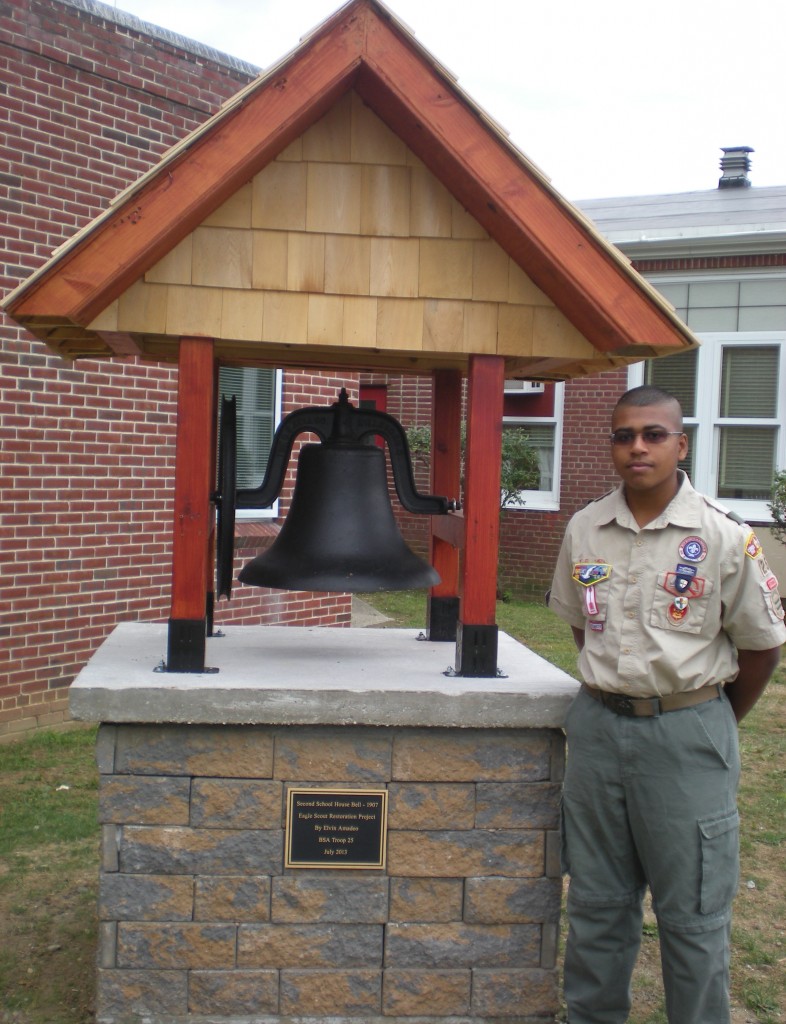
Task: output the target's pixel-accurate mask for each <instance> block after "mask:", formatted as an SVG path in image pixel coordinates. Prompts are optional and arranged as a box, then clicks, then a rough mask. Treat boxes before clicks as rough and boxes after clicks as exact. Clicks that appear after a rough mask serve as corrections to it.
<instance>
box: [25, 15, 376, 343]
mask: <svg viewBox="0 0 786 1024" xmlns="http://www.w3.org/2000/svg"><path fill="white" fill-rule="evenodd" d="M363 32H364V26H363V19H358V18H354V19H353V18H350V19H348V20H347V21H346V22H342V23H341V24H339V25H334V27H333V29H332V31H331V32H329V33H327V34H324V35H318V36H316V37H315V38H313V39H312V40H311V41H310V46H309V48H308V49H307V50H303V51H296V53H295V57H294V58H293V62H292V63H291V64H290V65H288V66H285V67H282V68H281V69H280V73H279V74H277V75H275V76H274V77H273V78H272V79H271V80H269V81H267V82H266V83H265V85H264V86H263V87H262V88H260V89H259V91H258V92H255V93H253V94H252V95H249V96H248V97H247V99H246V100H245V102H243V103H241V104H238V105H236V106H234V107H233V108H232V109H230V110H229V112H228V113H224V114H223V115H218V116H217V118H216V124H215V127H214V130H212V131H204V132H200V133H198V135H197V136H196V137H195V140H194V143H193V145H191V146H188V147H185V148H184V149H183V151H182V152H181V153H179V154H178V156H177V157H176V159H174V160H173V161H168V162H166V163H165V164H164V165H163V166H162V168H161V171H160V173H159V174H154V175H153V176H152V177H150V179H149V180H148V181H146V182H145V183H144V185H143V186H142V187H141V188H140V189H139V190H138V191H136V190H134V191H132V192H130V193H129V194H128V196H127V197H126V198H125V199H124V200H123V201H122V202H121V203H119V204H118V205H117V207H116V208H114V209H112V210H110V211H109V213H108V214H106V215H103V216H102V217H101V218H99V219H98V220H97V222H96V227H95V230H93V231H88V232H86V234H85V237H84V238H83V239H82V240H81V241H80V244H78V245H75V246H74V247H73V249H71V250H69V251H67V252H66V253H64V255H63V256H62V257H61V258H57V257H54V258H53V259H52V261H51V267H50V268H48V269H47V268H45V272H44V273H43V274H41V275H40V276H39V277H37V279H35V280H33V281H32V282H31V284H30V287H27V288H26V287H25V286H24V285H23V286H22V287H21V289H20V290H19V291H18V292H17V293H16V294H14V295H13V296H12V297H11V300H10V302H7V303H6V311H7V312H8V314H9V315H10V316H12V317H14V318H15V319H17V320H18V321H19V322H21V323H25V324H28V325H29V326H30V327H31V329H32V330H35V325H36V323H37V321H38V318H39V317H41V316H46V317H49V316H52V315H53V314H54V315H56V316H57V317H58V318H59V319H60V320H64V321H67V322H70V323H73V324H78V325H81V326H86V325H87V324H89V323H90V322H91V321H92V320H93V319H94V318H95V317H96V316H97V315H98V314H99V313H100V312H102V310H104V309H105V308H106V307H107V306H108V305H109V304H110V303H111V302H113V301H114V300H115V299H116V298H118V297H119V296H120V295H122V293H123V292H124V291H125V290H126V289H127V288H128V287H130V286H131V284H133V282H134V281H136V280H137V279H138V278H139V277H140V276H141V275H142V274H143V273H144V272H145V271H146V270H147V269H148V268H149V267H151V266H152V265H153V264H155V263H156V262H157V261H158V260H159V259H161V258H162V257H163V256H164V255H166V253H168V252H169V251H170V250H171V249H173V248H174V247H175V245H177V243H178V242H179V241H181V240H182V239H183V238H185V237H186V235H188V234H189V233H190V232H191V231H193V230H194V228H196V227H197V226H198V225H199V224H201V223H202V221H204V219H205V218H206V217H207V216H209V214H210V213H212V212H213V210H215V209H217V208H218V206H220V205H221V203H223V202H224V201H225V200H226V199H228V198H229V197H230V196H231V195H232V194H233V193H234V192H235V191H237V189H239V188H240V187H241V186H242V185H244V184H245V183H246V182H247V181H248V180H250V178H252V177H253V176H254V175H255V174H256V173H257V172H258V171H260V170H261V169H262V168H264V167H265V166H266V165H267V164H268V163H269V162H270V161H271V160H273V159H274V158H275V157H276V156H277V155H278V154H279V153H280V152H281V151H282V150H284V149H285V148H286V147H287V146H288V145H289V144H290V142H292V141H293V140H294V139H296V138H297V137H298V136H299V135H301V134H302V133H303V132H304V131H305V130H306V129H307V128H308V127H310V126H311V125H312V124H313V123H314V122H316V121H317V120H319V118H320V117H322V116H323V115H324V114H325V113H327V111H328V110H330V108H331V107H333V106H334V104H335V103H336V102H337V101H338V100H339V99H340V98H341V96H342V95H344V93H346V92H347V91H348V90H349V89H351V88H352V85H353V80H354V76H355V74H356V72H357V69H358V66H359V62H360V54H361V51H362V46H363Z"/></svg>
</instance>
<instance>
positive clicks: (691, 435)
mask: <svg viewBox="0 0 786 1024" xmlns="http://www.w3.org/2000/svg"><path fill="white" fill-rule="evenodd" d="M684 429H685V433H686V434H687V435H688V454H687V455H686V456H685V458H684V459H680V461H679V463H678V465H679V468H680V469H682V470H684V471H685V472H686V473H687V474H688V479H689V480H690V482H691V483H693V480H694V475H693V473H694V470H693V467H694V465H695V464H696V463H695V458H696V427H695V426H686V427H685V428H684Z"/></svg>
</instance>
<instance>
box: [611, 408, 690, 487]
mask: <svg viewBox="0 0 786 1024" xmlns="http://www.w3.org/2000/svg"><path fill="white" fill-rule="evenodd" d="M611 429H612V433H615V434H617V436H618V437H619V436H620V434H619V432H620V431H625V432H626V434H627V432H629V433H630V434H631V435H633V436H632V439H631V441H630V443H629V444H612V445H611V458H612V462H613V463H614V468H615V469H616V471H617V473H618V474H619V476H620V478H621V479H622V481H623V483H624V484H625V487H626V488H627V489H628V490H629V491H636V492H639V493H643V492H649V491H657V490H658V489H659V488H660V489H663V491H664V493H665V492H666V491H668V490H669V489H670V488H671V487H673V486H674V485H675V483H676V474H677V463H678V462H679V461H680V459H684V458H685V456H686V455H687V454H688V439H687V437H686V436H685V434H683V433H682V424H681V422H680V412H679V407H678V406H677V405H675V404H674V403H672V402H664V403H663V404H658V405H643V406H635V405H623V406H620V407H619V408H618V409H616V410H615V412H614V415H613V416H612V420H611ZM643 431H666V432H667V434H668V436H667V437H666V438H665V439H664V440H663V441H661V442H660V443H657V442H656V443H653V442H652V441H650V442H648V441H646V440H645V439H644V437H643V436H642V432H643ZM623 436H626V435H623ZM669 497H671V495H669Z"/></svg>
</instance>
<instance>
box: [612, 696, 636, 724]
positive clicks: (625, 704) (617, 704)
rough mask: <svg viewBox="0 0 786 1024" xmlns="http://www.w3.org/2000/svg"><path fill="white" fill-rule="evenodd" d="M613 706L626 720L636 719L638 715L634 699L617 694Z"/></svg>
mask: <svg viewBox="0 0 786 1024" xmlns="http://www.w3.org/2000/svg"><path fill="white" fill-rule="evenodd" d="M611 706H612V709H613V710H614V711H616V712H617V714H618V715H624V716H625V717H626V718H634V717H635V715H636V711H635V705H634V703H633V698H632V697H624V696H623V695H622V694H617V693H615V694H614V698H613V701H612V705H611Z"/></svg>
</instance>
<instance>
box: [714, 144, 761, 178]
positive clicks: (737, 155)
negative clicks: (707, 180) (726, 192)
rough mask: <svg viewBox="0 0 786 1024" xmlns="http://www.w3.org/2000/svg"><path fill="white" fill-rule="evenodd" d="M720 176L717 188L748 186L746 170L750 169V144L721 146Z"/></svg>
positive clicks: (751, 151) (751, 150)
mask: <svg viewBox="0 0 786 1024" xmlns="http://www.w3.org/2000/svg"><path fill="white" fill-rule="evenodd" d="M721 152H722V153H723V156H722V157H721V161H720V168H721V177H720V180H719V181H718V188H750V185H751V183H750V180H749V178H748V171H749V170H750V169H751V162H750V159H749V157H748V154H749V153H753V152H754V150H753V149H752V148H751V147H750V146H721Z"/></svg>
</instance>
